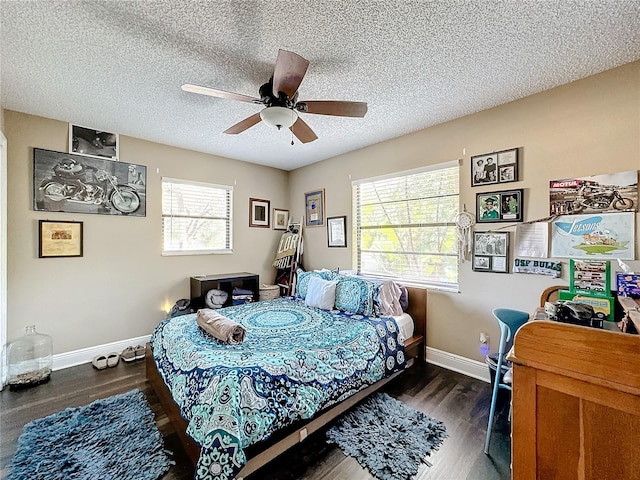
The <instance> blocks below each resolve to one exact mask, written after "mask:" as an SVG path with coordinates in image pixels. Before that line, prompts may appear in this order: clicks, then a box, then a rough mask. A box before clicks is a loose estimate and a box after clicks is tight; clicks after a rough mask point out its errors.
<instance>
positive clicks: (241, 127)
mask: <svg viewBox="0 0 640 480" xmlns="http://www.w3.org/2000/svg"><path fill="white" fill-rule="evenodd" d="M261 120H262V119H261V118H260V113H256V114H255V115H251V116H250V117H247V118H245V119H244V120H242V121H240V122H238V123H236V124H235V125H234V126H232V127H229V128H227V129H226V130H225V131H224V132H222V133H228V134H230V135H236V134H238V133H242V132H244V131H245V130H247V129H249V128H251V127H253V126H254V125H255V124H257V123H260V121H261Z"/></svg>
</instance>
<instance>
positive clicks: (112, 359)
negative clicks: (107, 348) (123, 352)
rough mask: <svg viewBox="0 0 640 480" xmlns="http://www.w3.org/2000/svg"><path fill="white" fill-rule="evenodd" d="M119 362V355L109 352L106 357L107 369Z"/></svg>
mask: <svg viewBox="0 0 640 480" xmlns="http://www.w3.org/2000/svg"><path fill="white" fill-rule="evenodd" d="M119 362H120V355H119V354H118V353H116V352H111V353H110V354H109V355H107V367H115V366H116V365H118V363H119Z"/></svg>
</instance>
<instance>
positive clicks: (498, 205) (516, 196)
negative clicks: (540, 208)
mask: <svg viewBox="0 0 640 480" xmlns="http://www.w3.org/2000/svg"><path fill="white" fill-rule="evenodd" d="M523 211H524V189H522V188H517V189H515V190H501V191H497V192H482V193H477V194H476V221H477V223H493V222H522V221H523V213H522V212H523Z"/></svg>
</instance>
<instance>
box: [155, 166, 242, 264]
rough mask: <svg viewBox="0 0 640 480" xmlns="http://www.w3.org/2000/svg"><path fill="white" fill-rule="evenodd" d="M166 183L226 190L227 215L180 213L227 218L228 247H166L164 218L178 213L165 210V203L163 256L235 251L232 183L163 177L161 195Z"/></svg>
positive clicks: (197, 216)
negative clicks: (189, 248) (171, 248)
mask: <svg viewBox="0 0 640 480" xmlns="http://www.w3.org/2000/svg"><path fill="white" fill-rule="evenodd" d="M165 184H176V185H190V186H195V187H202V188H208V189H216V190H222V191H224V193H225V195H227V198H228V201H227V208H226V211H227V215H226V216H224V217H220V216H201V215H188V216H186V215H180V217H181V218H194V219H209V220H221V219H223V220H225V221H226V230H227V231H226V247H225V248H222V249H214V248H211V249H202V250H186V249H180V250H166V249H165V232H164V223H165V222H164V219H165V218H177V217H178V215H172V214H171V213H165V212H164V205H161V210H162V255H163V256H172V255H208V254H230V253H233V187H232V186H230V185H218V184H214V183H204V182H195V181H191V180H182V179H177V178H169V177H162V192H161V195H164V185H165Z"/></svg>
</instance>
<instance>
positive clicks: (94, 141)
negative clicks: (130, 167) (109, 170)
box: [69, 123, 119, 161]
mask: <svg viewBox="0 0 640 480" xmlns="http://www.w3.org/2000/svg"><path fill="white" fill-rule="evenodd" d="M118 143H119V138H118V134H117V133H110V132H104V131H101V130H94V129H92V128H87V127H81V126H79V125H74V124H72V123H70V124H69V153H74V154H76V155H84V156H86V157H97V158H107V159H109V160H116V161H117V160H118Z"/></svg>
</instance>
